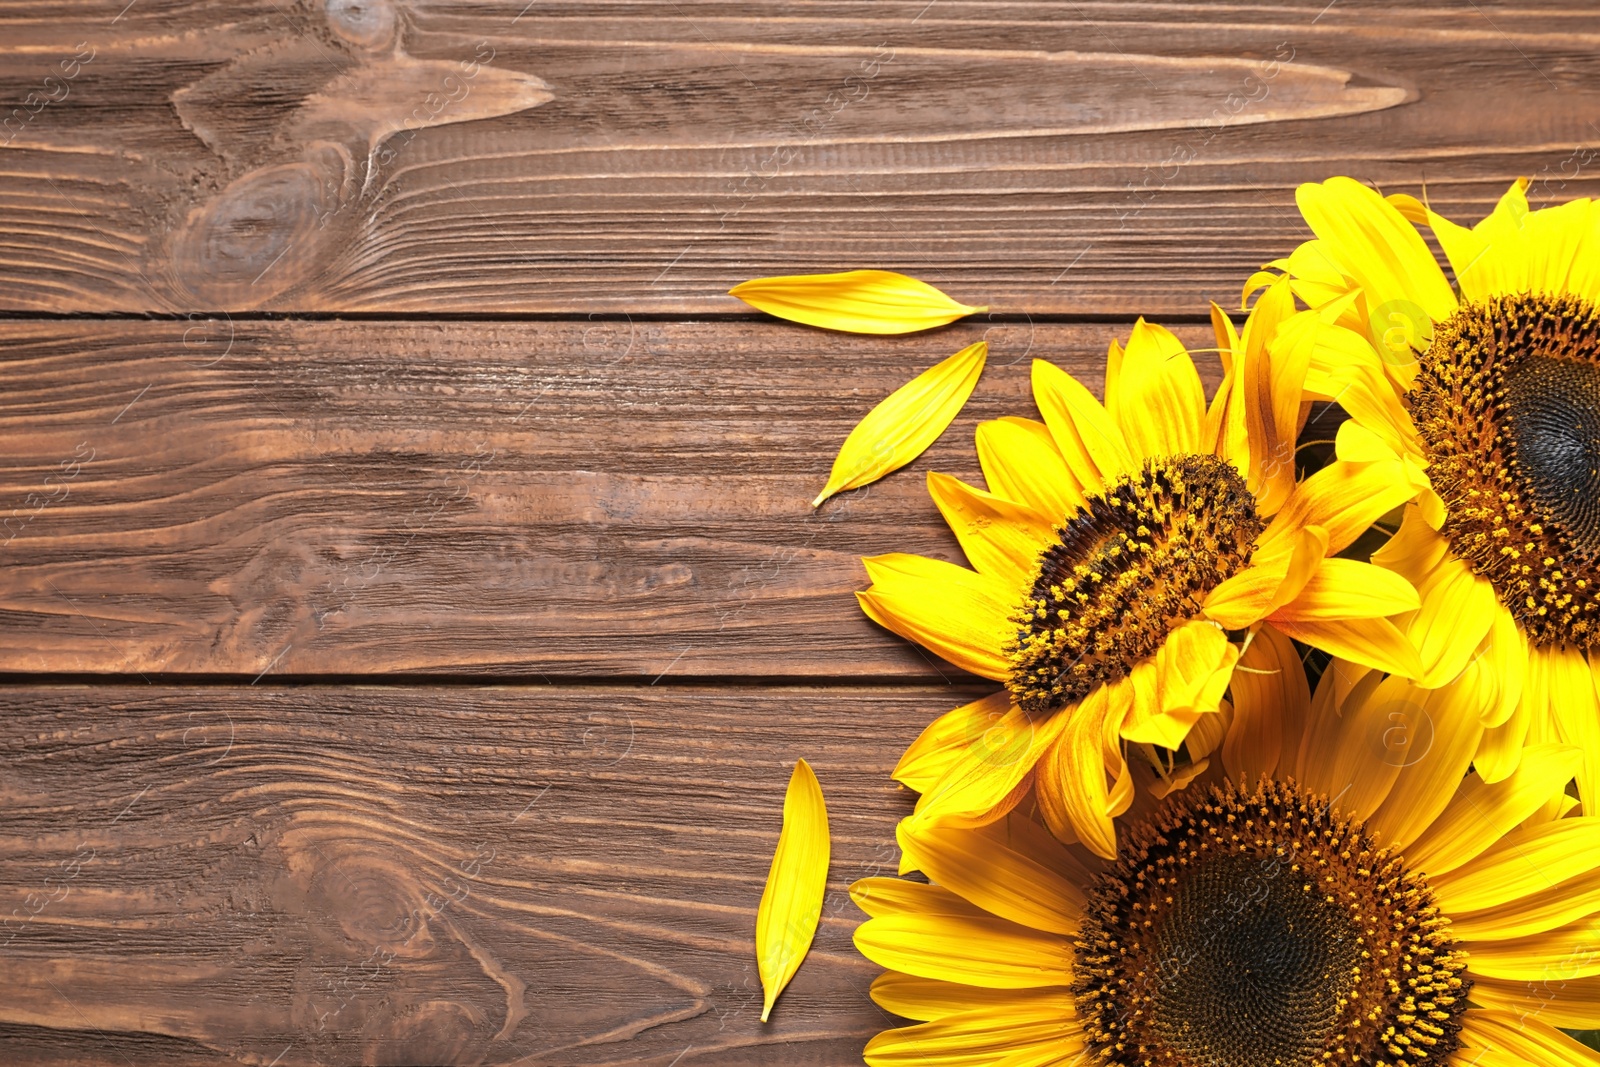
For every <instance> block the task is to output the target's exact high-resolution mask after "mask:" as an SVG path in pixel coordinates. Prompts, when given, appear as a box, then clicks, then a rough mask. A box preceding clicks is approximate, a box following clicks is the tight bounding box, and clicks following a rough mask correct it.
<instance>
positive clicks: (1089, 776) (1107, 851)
mask: <svg viewBox="0 0 1600 1067" xmlns="http://www.w3.org/2000/svg"><path fill="white" fill-rule="evenodd" d="M1112 688H1113V687H1112V686H1104V685H1103V686H1100V687H1099V688H1097V689H1095V690H1094V692H1092V693H1090V694H1089V695H1088V696H1087V697H1085V698H1084V700H1083V703H1081V704H1079V705H1078V706H1077V707H1076V708H1072V709H1067V710H1064V711H1061V712H1058V713H1057V714H1056V718H1058V719H1065V720H1067V721H1066V726H1065V729H1063V730H1062V731H1061V734H1060V740H1058V741H1057V742H1056V743H1055V744H1054V745H1052V746H1051V747H1050V748H1048V749H1047V750H1046V751H1045V752H1044V753H1043V754H1042V755H1041V757H1040V759H1039V763H1038V766H1037V768H1036V778H1035V783H1036V787H1037V791H1038V799H1039V808H1040V812H1041V814H1043V815H1044V817H1045V821H1046V823H1047V824H1048V825H1050V827H1051V829H1052V830H1055V829H1056V828H1057V827H1060V828H1062V829H1065V830H1068V831H1070V833H1071V835H1072V836H1074V837H1076V838H1077V839H1078V840H1079V841H1080V842H1081V843H1082V844H1083V845H1084V847H1086V848H1087V849H1089V851H1091V852H1093V853H1094V854H1095V855H1097V856H1101V857H1103V858H1105V859H1111V858H1113V857H1114V856H1116V854H1117V832H1116V827H1115V826H1114V824H1113V823H1112V819H1113V817H1114V815H1115V811H1114V808H1115V806H1116V804H1115V802H1114V799H1113V788H1114V787H1108V786H1107V784H1106V776H1107V773H1108V771H1110V772H1112V773H1114V774H1115V776H1116V778H1117V779H1118V780H1119V781H1120V779H1121V777H1122V774H1123V772H1125V770H1126V765H1125V764H1122V765H1121V766H1116V767H1112V766H1109V765H1110V764H1120V763H1121V760H1120V756H1117V757H1116V758H1114V759H1108V758H1107V753H1106V748H1107V746H1106V743H1105V733H1106V722H1107V720H1108V719H1109V718H1110V717H1111V711H1112V709H1111V706H1110V704H1111V693H1110V690H1111V689H1112ZM1119 725H1120V724H1119ZM1058 836H1059V832H1058Z"/></svg>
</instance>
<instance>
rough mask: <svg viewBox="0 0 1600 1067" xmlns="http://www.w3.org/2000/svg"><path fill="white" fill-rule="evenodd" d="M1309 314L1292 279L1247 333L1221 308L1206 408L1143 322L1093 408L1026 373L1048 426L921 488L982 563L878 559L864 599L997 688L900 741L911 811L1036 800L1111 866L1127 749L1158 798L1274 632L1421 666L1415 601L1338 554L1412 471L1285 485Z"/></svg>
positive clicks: (1079, 394)
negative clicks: (1218, 368)
mask: <svg viewBox="0 0 1600 1067" xmlns="http://www.w3.org/2000/svg"><path fill="white" fill-rule="evenodd" d="M1313 314H1314V313H1311V312H1296V311H1295V309H1294V300H1293V297H1292V294H1291V292H1290V289H1289V284H1288V282H1286V281H1280V282H1278V283H1276V284H1274V285H1273V286H1272V287H1271V288H1270V289H1269V292H1268V294H1267V295H1266V296H1264V297H1263V298H1262V299H1261V300H1260V301H1258V302H1257V305H1256V308H1255V309H1254V310H1253V311H1252V313H1251V315H1250V317H1249V318H1248V319H1247V321H1246V322H1245V324H1244V328H1243V330H1242V331H1240V330H1237V329H1235V327H1234V324H1233V323H1232V322H1231V321H1230V320H1229V319H1228V318H1227V316H1226V315H1224V314H1223V313H1222V312H1221V311H1220V310H1218V311H1217V312H1216V314H1215V319H1216V334H1217V339H1218V347H1219V349H1220V350H1221V351H1222V353H1223V367H1224V376H1223V381H1222V384H1221V386H1220V388H1219V389H1218V391H1217V394H1216V396H1215V397H1214V398H1213V400H1212V401H1211V403H1210V404H1209V405H1208V404H1207V402H1206V399H1205V394H1204V391H1203V389H1202V386H1201V382H1200V376H1199V373H1198V371H1197V370H1196V368H1195V365H1194V361H1193V359H1192V358H1191V357H1190V355H1189V353H1188V351H1187V350H1186V349H1185V348H1184V346H1183V344H1182V343H1180V342H1179V340H1178V339H1177V338H1176V337H1175V336H1174V335H1173V334H1171V333H1170V332H1168V331H1167V330H1165V329H1162V328H1161V327H1159V326H1155V325H1153V324H1150V323H1146V322H1144V321H1143V320H1140V321H1139V322H1138V323H1137V324H1136V325H1135V326H1134V328H1133V330H1132V332H1131V333H1130V335H1129V337H1128V339H1127V342H1126V344H1125V345H1124V344H1120V343H1113V344H1112V345H1111V348H1110V352H1109V356H1108V359H1107V367H1106V387H1105V402H1104V403H1102V402H1101V401H1100V400H1098V399H1096V398H1095V396H1094V395H1093V394H1092V393H1090V391H1089V390H1088V389H1087V388H1085V387H1084V386H1083V385H1082V384H1081V383H1080V382H1078V381H1077V380H1076V379H1074V378H1073V377H1072V376H1071V375H1069V374H1067V373H1066V372H1064V371H1062V370H1061V369H1059V368H1057V367H1055V366H1053V365H1051V364H1049V363H1046V362H1043V361H1037V362H1035V363H1034V365H1033V369H1032V384H1033V393H1034V400H1035V402H1036V403H1037V405H1038V408H1039V413H1040V415H1041V416H1042V420H1037V421H1036V420H1033V419H1028V418H1004V419H999V420H996V421H993V422H988V423H984V424H982V425H981V426H980V427H979V428H978V434H977V445H978V457H979V460H980V463H981V465H982V467H983V472H984V477H985V479H986V481H987V483H988V488H987V489H979V488H977V487H974V486H970V485H967V484H965V483H963V482H961V481H960V480H958V479H956V478H952V477H949V476H947V475H943V474H937V473H936V474H932V475H930V476H929V478H928V488H929V492H930V494H931V495H932V497H933V499H934V502H935V503H936V504H937V505H938V507H939V509H940V511H941V512H942V514H943V515H944V517H945V520H946V521H947V522H948V523H949V525H950V527H951V529H952V530H953V531H954V533H955V535H956V537H957V539H958V540H959V541H960V544H961V547H962V550H963V551H964V552H965V554H966V557H967V560H968V561H969V562H970V563H971V565H972V568H971V569H968V568H966V567H961V566H958V565H956V564H952V563H946V562H942V561H939V560H932V559H926V558H923V557H919V556H911V555H905V554H891V555H886V556H877V557H873V558H870V559H868V560H866V561H865V562H866V568H867V573H868V576H869V577H870V578H871V579H872V586H871V588H869V589H867V590H865V591H864V592H862V593H860V594H858V597H859V599H860V602H861V605H862V608H863V610H864V611H865V612H866V613H867V615H868V616H870V617H871V618H873V619H874V620H876V621H877V622H879V623H881V624H882V625H884V626H886V627H888V628H889V629H891V630H894V631H895V632H896V633H898V634H900V635H901V636H904V637H907V638H909V639H911V640H914V641H917V642H919V643H921V644H922V645H924V646H925V647H927V648H929V649H930V650H932V651H934V652H936V653H938V654H939V655H941V656H943V657H945V658H946V659H948V660H949V661H950V662H952V663H954V664H956V665H957V666H960V667H963V668H966V669H967V670H970V671H972V672H974V673H976V674H979V675H982V676H984V677H987V678H991V679H994V680H995V681H998V682H1002V683H1004V685H1005V691H1004V693H1002V694H997V695H996V698H995V699H991V700H986V701H980V702H979V705H981V710H979V711H977V712H975V711H974V709H973V708H971V707H969V708H965V709H958V710H957V711H956V712H952V713H951V715H950V716H949V717H948V718H947V720H944V721H941V722H938V723H935V724H934V725H932V726H930V727H929V729H928V731H927V732H925V734H924V735H923V737H922V738H919V740H918V741H917V742H916V743H915V744H914V745H913V746H912V749H911V751H910V752H908V754H907V760H906V761H903V766H914V767H916V768H918V769H917V770H915V771H910V770H908V771H907V773H905V774H902V775H901V781H903V782H905V783H906V784H908V785H913V786H914V787H915V788H918V789H919V790H920V791H922V793H923V797H922V800H921V801H920V803H919V807H918V812H917V817H918V818H919V819H921V820H924V821H932V820H935V819H942V818H955V819H965V820H968V821H982V820H992V819H996V818H999V817H1001V816H1003V815H1004V814H1005V812H1006V811H1008V810H1010V809H1011V808H1012V807H1015V806H1016V804H1018V803H1019V802H1020V801H1021V800H1022V799H1023V798H1024V797H1026V796H1028V795H1029V794H1030V793H1032V794H1033V795H1036V796H1037V798H1038V802H1039V805H1040V809H1041V811H1042V813H1043V815H1044V818H1045V820H1046V822H1047V823H1048V825H1049V826H1050V828H1051V829H1052V830H1053V831H1054V832H1056V833H1057V834H1058V835H1059V836H1061V837H1062V839H1064V840H1080V841H1083V842H1085V843H1086V844H1087V845H1088V846H1089V847H1090V848H1091V849H1093V850H1095V851H1097V852H1098V853H1099V854H1101V855H1104V856H1110V855H1112V854H1113V853H1114V851H1115V829H1114V825H1113V819H1114V818H1115V817H1116V816H1117V815H1118V814H1120V813H1121V812H1123V811H1125V810H1126V809H1127V808H1128V806H1129V804H1130V803H1131V801H1132V779H1131V777H1130V774H1129V768H1128V764H1127V761H1126V758H1125V753H1126V752H1127V751H1129V750H1135V751H1137V752H1138V753H1140V754H1141V755H1142V756H1143V757H1144V758H1145V759H1146V761H1147V762H1149V763H1151V764H1152V765H1156V766H1160V767H1161V768H1162V771H1163V777H1162V782H1161V785H1160V787H1159V788H1161V789H1163V790H1168V789H1172V788H1176V787H1177V786H1179V785H1181V784H1182V782H1183V780H1184V779H1185V776H1192V775H1194V774H1197V773H1199V772H1200V771H1201V770H1203V769H1204V766H1205V760H1206V759H1207V758H1208V755H1209V753H1210V752H1211V750H1212V749H1213V748H1214V747H1215V744H1216V743H1217V742H1218V741H1219V740H1220V739H1221V736H1222V734H1221V731H1220V730H1219V729H1218V728H1217V727H1216V725H1215V722H1214V721H1209V720H1214V719H1215V716H1216V713H1217V712H1218V711H1219V710H1220V709H1221V707H1222V705H1223V697H1224V694H1225V692H1226V691H1227V688H1228V686H1229V683H1230V680H1231V678H1232V677H1233V670H1234V667H1235V665H1236V663H1237V662H1238V659H1239V656H1240V653H1241V650H1242V649H1244V648H1245V647H1246V646H1247V645H1248V643H1249V642H1250V640H1252V635H1254V634H1255V633H1256V632H1257V631H1259V630H1260V629H1261V628H1262V627H1263V626H1264V625H1267V624H1269V623H1270V624H1271V626H1273V627H1274V628H1276V630H1277V631H1278V632H1281V633H1282V634H1286V635H1289V636H1291V637H1294V638H1298V639H1300V640H1303V641H1306V642H1307V643H1309V644H1312V645H1315V646H1317V647H1320V648H1323V649H1325V650H1327V651H1329V652H1331V653H1334V654H1337V655H1339V656H1342V657H1344V658H1346V659H1349V660H1352V661H1355V662H1360V663H1363V664H1366V665H1369V666H1372V667H1377V668H1381V669H1383V670H1385V671H1391V672H1396V673H1399V674H1404V675H1410V674H1414V673H1416V671H1417V669H1418V668H1417V662H1416V653H1415V652H1414V650H1412V649H1411V647H1410V646H1409V644H1408V643H1407V642H1406V640H1405V638H1404V637H1403V636H1402V635H1401V634H1400V632H1399V630H1398V629H1396V628H1395V627H1394V626H1393V625H1392V624H1391V623H1390V622H1388V621H1387V619H1386V618H1385V617H1386V616H1388V615H1392V614H1395V613H1399V612H1405V611H1409V610H1412V609H1414V608H1415V607H1416V605H1417V594H1416V591H1415V590H1414V589H1413V588H1412V586H1411V585H1410V583H1409V582H1408V581H1406V580H1405V579H1404V578H1402V577H1400V576H1398V575H1396V574H1393V573H1390V572H1386V571H1383V570H1381V569H1379V568H1376V567H1373V566H1371V565H1369V564H1365V563H1359V562H1356V561H1352V560H1346V559H1337V558H1333V557H1334V556H1335V555H1336V554H1337V553H1338V552H1340V551H1341V550H1343V549H1344V548H1346V547H1347V546H1348V545H1349V544H1350V543H1351V542H1353V541H1354V540H1355V539H1356V537H1357V536H1359V535H1360V534H1361V533H1362V532H1363V531H1364V530H1365V529H1366V528H1367V527H1368V526H1369V525H1370V524H1371V522H1372V521H1373V520H1374V519H1375V518H1377V517H1378V516H1380V515H1382V514H1383V513H1384V512H1385V511H1387V510H1389V509H1391V508H1393V507H1396V506H1397V505H1399V504H1400V503H1402V502H1403V501H1405V500H1407V499H1409V498H1411V497H1412V496H1414V495H1415V493H1416V485H1415V484H1413V481H1414V480H1413V478H1412V474H1411V472H1410V470H1409V469H1408V468H1407V467H1406V465H1405V464H1404V462H1402V461H1401V460H1400V459H1398V458H1390V459H1389V460H1388V461H1386V462H1359V463H1336V464H1334V465H1333V466H1332V467H1330V468H1328V469H1326V470H1323V471H1320V472H1318V473H1317V474H1316V475H1313V476H1312V477H1310V478H1308V479H1306V480H1304V481H1297V480H1296V475H1295V465H1294V450H1295V440H1296V437H1297V435H1298V433H1299V431H1300V429H1301V426H1302V425H1303V422H1304V419H1305V415H1306V408H1305V406H1304V405H1303V404H1302V388H1303V379H1304V377H1305V374H1306V372H1307V368H1308V367H1309V366H1310V359H1311V355H1310V351H1309V346H1310V342H1311V341H1312V340H1314V339H1315V337H1316V336H1317V333H1316V331H1315V330H1313V329H1311V328H1309V326H1308V323H1307V322H1306V318H1307V316H1310V315H1313ZM978 721H983V722H984V723H985V725H984V726H983V727H982V729H981V730H979V731H978V732H977V733H976V735H975V734H974V733H973V732H972V726H973V724H974V723H975V722H978ZM1197 731H1198V732H1197ZM1180 749H1182V750H1184V753H1183V754H1184V757H1185V759H1184V761H1183V763H1182V766H1180V765H1179V762H1180V761H1178V760H1177V759H1176V754H1177V753H1178V751H1179V750H1180Z"/></svg>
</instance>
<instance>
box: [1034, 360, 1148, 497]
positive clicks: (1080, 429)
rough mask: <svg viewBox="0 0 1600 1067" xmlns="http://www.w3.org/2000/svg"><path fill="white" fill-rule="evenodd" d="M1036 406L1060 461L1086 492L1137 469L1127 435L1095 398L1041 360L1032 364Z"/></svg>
mask: <svg viewBox="0 0 1600 1067" xmlns="http://www.w3.org/2000/svg"><path fill="white" fill-rule="evenodd" d="M1033 402H1034V403H1035V404H1037V405H1038V406H1039V413H1040V414H1041V415H1043V416H1044V422H1045V425H1046V426H1048V427H1050V436H1051V437H1053V438H1055V442H1056V447H1057V448H1059V449H1060V450H1061V458H1062V459H1064V460H1066V463H1067V468H1068V469H1069V470H1071V471H1072V474H1073V477H1074V478H1076V479H1077V481H1078V484H1079V485H1081V486H1082V487H1083V489H1084V491H1085V492H1090V493H1098V492H1099V491H1100V490H1102V489H1104V488H1105V487H1106V485H1107V483H1110V482H1114V481H1116V480H1117V479H1118V478H1120V477H1122V476H1123V475H1124V474H1131V473H1133V471H1134V470H1135V469H1136V465H1135V464H1134V462H1133V458H1132V455H1131V454H1130V453H1129V451H1128V443H1127V441H1126V440H1124V439H1123V436H1122V430H1121V429H1119V428H1118V427H1117V424H1116V423H1115V422H1113V421H1112V419H1111V415H1110V413H1109V412H1107V411H1106V409H1105V408H1104V407H1103V406H1101V404H1100V401H1098V400H1096V399H1095V398H1094V394H1093V393H1091V392H1089V390H1087V389H1085V388H1084V387H1083V383H1081V382H1079V381H1078V380H1077V379H1076V378H1074V377H1073V376H1072V375H1070V374H1068V373H1067V372H1066V371H1064V370H1062V369H1061V368H1060V367H1057V366H1056V365H1055V364H1053V363H1046V362H1045V361H1044V360H1042V359H1036V360H1034V361H1033Z"/></svg>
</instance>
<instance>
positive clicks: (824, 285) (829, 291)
mask: <svg viewBox="0 0 1600 1067" xmlns="http://www.w3.org/2000/svg"><path fill="white" fill-rule="evenodd" d="M728 292H729V293H730V294H732V295H733V296H736V297H738V298H739V299H740V300H743V301H744V302H745V303H746V304H749V305H750V306H751V307H753V308H757V309H758V310H761V311H765V312H766V313H767V314H769V315H776V316H777V317H778V318H780V319H788V320H789V321H791V322H803V323H805V324H806V325H808V326H821V327H822V328H823V329H826V330H843V331H845V332H848V333H876V334H892V333H913V332H915V331H917V330H928V329H932V328H933V327H935V326H943V325H945V324H946V323H950V322H954V321H955V320H957V319H959V318H962V317H964V316H966V315H975V314H977V313H979V312H983V311H988V310H989V309H988V308H987V307H968V306H967V305H965V304H961V303H957V302H956V301H954V300H951V299H950V298H949V297H948V296H946V295H945V294H943V293H941V292H940V291H939V290H937V289H935V288H934V287H933V286H931V285H929V284H928V283H927V282H919V281H918V280H917V279H915V278H908V277H906V276H905V275H904V274H896V273H895V272H894V271H888V270H850V271H844V272H843V273H840V274H791V275H784V276H781V277H776V278H755V279H752V280H751V281H748V282H742V283H741V284H739V285H736V286H734V287H733V288H732V289H730V290H728Z"/></svg>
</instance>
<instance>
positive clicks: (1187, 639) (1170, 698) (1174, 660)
mask: <svg viewBox="0 0 1600 1067" xmlns="http://www.w3.org/2000/svg"><path fill="white" fill-rule="evenodd" d="M1238 659H1239V650H1238V648H1237V647H1235V646H1234V645H1233V643H1232V642H1230V641H1229V640H1228V638H1227V635H1226V634H1224V633H1223V632H1222V630H1221V628H1219V627H1218V626H1217V625H1216V624H1215V623H1212V622H1209V621H1207V620H1204V619H1202V620H1197V621H1191V622H1186V623H1184V624H1183V625H1182V626H1179V627H1178V628H1177V629H1175V630H1173V631H1172V633H1170V634H1168V635H1167V639H1166V640H1165V641H1163V642H1162V644H1161V647H1160V648H1159V649H1158V650H1157V651H1156V654H1155V656H1154V657H1152V666H1153V668H1154V670H1153V672H1152V673H1153V674H1154V677H1155V680H1156V684H1157V695H1156V702H1155V705H1154V707H1152V708H1149V709H1147V710H1148V711H1149V712H1153V714H1148V715H1141V714H1140V713H1139V711H1140V709H1139V708H1138V706H1137V705H1136V708H1135V711H1134V712H1133V713H1131V714H1130V715H1129V716H1128V717H1127V718H1126V719H1125V720H1124V722H1123V725H1122V730H1121V734H1122V736H1123V737H1124V738H1126V739H1127V740H1129V741H1133V742H1142V743H1147V744H1155V745H1160V746H1161V747H1162V748H1167V749H1176V748H1177V747H1178V746H1179V745H1181V744H1183V739H1184V738H1185V737H1186V736H1187V735H1188V733H1189V728H1190V727H1191V726H1192V725H1193V724H1194V720H1195V719H1196V718H1197V717H1198V716H1200V715H1205V714H1209V713H1212V712H1215V711H1216V710H1217V706H1218V704H1220V703H1221V701H1222V694H1223V693H1224V692H1225V691H1226V690H1227V688H1228V679H1229V677H1231V676H1232V674H1233V665H1234V664H1235V663H1236V662H1238ZM1141 666H1142V665H1141Z"/></svg>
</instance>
